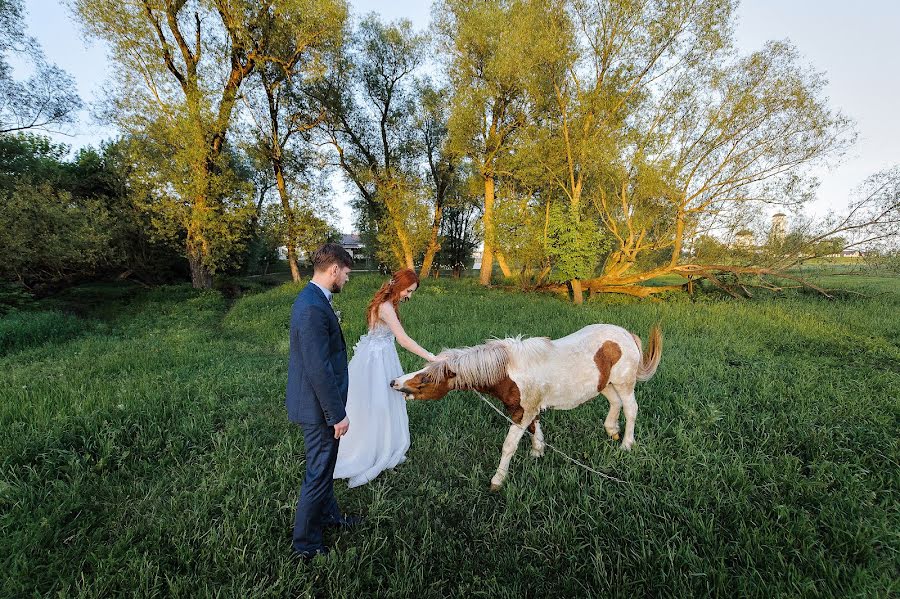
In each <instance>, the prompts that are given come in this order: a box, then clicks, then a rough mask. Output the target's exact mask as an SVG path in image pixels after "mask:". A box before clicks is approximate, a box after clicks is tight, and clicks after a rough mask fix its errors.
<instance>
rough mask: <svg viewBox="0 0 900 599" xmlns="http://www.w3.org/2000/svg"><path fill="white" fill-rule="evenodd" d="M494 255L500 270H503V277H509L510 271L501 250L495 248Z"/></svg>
mask: <svg viewBox="0 0 900 599" xmlns="http://www.w3.org/2000/svg"><path fill="white" fill-rule="evenodd" d="M494 255H495V256H496V257H497V264H499V265H500V270H501V271H502V272H503V276H504V277H507V278H509V277H511V276H512V271H511V270H510V269H509V265H508V264H507V263H506V257H505V256H504V255H503V252H501V251H500V250H495V251H494Z"/></svg>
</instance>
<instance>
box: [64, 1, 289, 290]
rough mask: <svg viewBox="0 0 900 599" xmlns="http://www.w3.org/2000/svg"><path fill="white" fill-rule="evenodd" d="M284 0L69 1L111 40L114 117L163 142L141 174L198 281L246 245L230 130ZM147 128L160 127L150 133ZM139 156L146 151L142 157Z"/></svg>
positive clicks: (137, 134) (91, 29) (159, 217)
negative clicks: (272, 20) (266, 24)
mask: <svg viewBox="0 0 900 599" xmlns="http://www.w3.org/2000/svg"><path fill="white" fill-rule="evenodd" d="M280 4H281V1H280V0H268V1H260V0H133V1H129V2H121V1H118V0H73V5H74V8H75V11H76V14H77V15H78V16H79V17H80V19H81V21H82V23H83V24H84V27H85V29H86V31H87V32H88V33H89V34H90V35H92V36H95V37H98V38H100V39H103V40H105V41H106V42H108V43H109V45H110V48H111V57H112V60H113V62H114V63H115V68H114V69H113V76H114V78H115V81H116V86H115V90H114V91H113V97H112V102H113V105H112V107H111V108H112V109H111V110H109V111H108V112H109V116H110V118H111V119H112V120H113V121H114V122H115V123H116V124H117V125H119V126H120V127H121V128H122V129H123V130H124V131H126V132H127V133H128V134H130V135H132V136H133V137H134V138H135V139H143V140H145V141H152V143H154V144H156V145H157V146H158V152H159V154H160V158H161V159H160V160H158V161H156V162H155V163H154V164H153V165H152V166H148V168H147V169H146V170H147V175H148V176H147V178H146V179H145V182H146V183H147V184H148V185H150V184H151V183H152V184H154V185H156V188H155V189H153V190H148V195H147V196H146V197H147V198H149V199H151V200H152V199H153V198H159V199H160V201H159V202H156V203H153V202H150V204H149V206H150V209H151V210H154V211H155V215H154V222H155V223H157V224H159V225H160V226H161V227H162V228H164V229H166V230H167V231H169V232H171V231H173V230H175V231H178V233H177V235H176V236H177V237H183V239H184V250H185V254H186V256H187V259H188V261H189V263H190V268H191V280H192V283H193V285H194V286H195V287H209V286H211V285H212V275H213V273H214V272H215V271H216V270H219V269H221V268H222V267H223V266H224V265H225V264H227V262H228V260H229V256H231V255H233V254H234V252H235V250H236V249H239V248H240V245H241V243H242V240H243V232H242V231H241V229H242V228H243V227H245V226H246V223H247V218H246V213H248V211H249V212H252V199H251V198H250V197H246V198H242V195H243V194H242V192H240V191H239V190H238V189H237V188H236V186H235V185H234V184H233V183H234V174H233V173H231V172H229V160H230V158H229V156H228V155H227V152H226V151H225V148H226V138H227V136H228V133H229V127H230V125H231V122H232V115H233V112H234V107H235V103H236V101H237V98H238V92H239V90H240V87H241V85H242V84H243V82H244V80H245V79H246V78H247V76H248V75H249V74H250V73H251V72H252V71H253V69H254V68H255V66H256V65H257V63H258V62H259V60H260V58H261V55H260V48H261V47H264V46H265V44H264V40H262V39H260V35H261V33H263V32H264V31H265V28H264V27H262V24H263V23H264V21H265V20H266V19H267V18H268V14H269V12H270V11H272V10H276V7H277V6H278V5H280ZM151 134H153V135H156V137H155V139H152V140H151ZM136 159H137V160H140V156H136Z"/></svg>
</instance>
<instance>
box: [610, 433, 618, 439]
mask: <svg viewBox="0 0 900 599" xmlns="http://www.w3.org/2000/svg"><path fill="white" fill-rule="evenodd" d="M610 438H611V439H612V440H613V441H618V440H619V433H615V434H614V435H612V436H611V437H610Z"/></svg>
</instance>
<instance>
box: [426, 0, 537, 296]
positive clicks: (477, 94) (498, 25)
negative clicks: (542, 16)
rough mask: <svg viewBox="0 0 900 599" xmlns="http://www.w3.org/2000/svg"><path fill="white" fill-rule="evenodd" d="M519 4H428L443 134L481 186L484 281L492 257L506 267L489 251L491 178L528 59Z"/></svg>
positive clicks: (527, 24) (518, 118)
mask: <svg viewBox="0 0 900 599" xmlns="http://www.w3.org/2000/svg"><path fill="white" fill-rule="evenodd" d="M528 8H529V6H528V5H527V3H520V2H511V1H508V0H490V1H488V2H481V1H474V0H444V1H443V2H442V3H440V4H438V5H437V8H436V14H437V19H436V29H437V32H438V35H439V36H440V40H441V44H442V49H443V52H444V53H445V54H446V56H448V60H449V65H448V74H449V78H450V82H451V87H452V89H453V99H452V112H451V117H450V124H449V128H450V136H451V138H452V139H453V140H454V145H455V148H454V151H455V152H456V153H458V154H461V155H468V156H469V157H470V158H471V160H472V162H473V163H474V164H475V165H477V170H478V173H479V175H480V177H481V178H482V182H483V188H484V208H483V213H482V226H483V230H484V253H483V255H482V260H481V274H480V280H481V283H482V284H483V285H487V284H489V283H490V278H491V271H492V268H493V261H494V258H495V257H496V258H497V260H498V262H499V263H500V265H501V268H502V269H503V272H504V275H507V276H508V275H509V274H511V273H510V270H509V267H508V265H507V264H506V261H505V259H504V257H503V254H502V253H501V252H498V248H497V236H496V231H495V221H494V210H495V204H496V193H495V191H496V179H497V176H498V175H499V174H501V172H500V169H501V161H502V158H503V154H504V152H506V151H507V150H508V147H509V144H510V142H511V141H512V138H513V136H514V135H515V133H516V132H517V131H518V130H519V129H520V128H521V126H522V125H523V122H524V121H523V119H524V102H525V99H524V81H523V75H524V74H525V73H527V72H528V71H529V70H530V68H532V66H531V65H529V64H528V63H527V60H528V59H529V58H530V57H532V56H534V53H535V51H536V49H535V48H534V44H533V42H534V39H533V35H538V34H539V33H540V32H541V29H534V28H533V26H534V22H533V21H531V20H530V19H529V18H528V14H527V9H528Z"/></svg>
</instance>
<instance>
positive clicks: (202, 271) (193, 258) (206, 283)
mask: <svg viewBox="0 0 900 599" xmlns="http://www.w3.org/2000/svg"><path fill="white" fill-rule="evenodd" d="M188 264H190V266H191V285H192V286H193V287H194V289H211V288H212V273H211V272H209V269H208V268H207V267H206V266H205V265H204V264H203V258H202V257H201V255H200V253H199V252H196V251H193V250H188Z"/></svg>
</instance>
